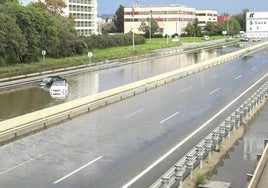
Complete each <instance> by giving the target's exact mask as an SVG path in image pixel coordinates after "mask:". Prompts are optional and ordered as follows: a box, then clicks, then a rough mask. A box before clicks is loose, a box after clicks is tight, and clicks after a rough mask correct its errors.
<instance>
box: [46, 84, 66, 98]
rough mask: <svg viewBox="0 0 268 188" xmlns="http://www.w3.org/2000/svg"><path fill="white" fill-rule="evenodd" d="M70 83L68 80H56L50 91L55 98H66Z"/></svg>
mask: <svg viewBox="0 0 268 188" xmlns="http://www.w3.org/2000/svg"><path fill="white" fill-rule="evenodd" d="M68 88H69V84H68V82H67V81H66V80H62V81H55V82H53V83H52V85H51V87H50V89H49V92H50V95H51V97H53V98H65V97H66V96H67V94H68Z"/></svg>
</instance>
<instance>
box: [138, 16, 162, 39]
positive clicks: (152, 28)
mask: <svg viewBox="0 0 268 188" xmlns="http://www.w3.org/2000/svg"><path fill="white" fill-rule="evenodd" d="M139 30H140V31H142V32H143V33H144V36H145V37H146V38H149V37H150V36H151V37H153V36H154V34H155V33H156V32H158V30H159V25H158V23H157V22H156V21H155V20H154V19H152V18H147V19H146V21H143V22H142V23H141V25H140V27H139Z"/></svg>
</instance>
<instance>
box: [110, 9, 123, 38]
mask: <svg viewBox="0 0 268 188" xmlns="http://www.w3.org/2000/svg"><path fill="white" fill-rule="evenodd" d="M113 22H114V25H115V27H116V31H117V32H118V33H123V32H124V6H123V5H120V6H119V8H118V9H117V10H116V12H115V18H114V19H113Z"/></svg>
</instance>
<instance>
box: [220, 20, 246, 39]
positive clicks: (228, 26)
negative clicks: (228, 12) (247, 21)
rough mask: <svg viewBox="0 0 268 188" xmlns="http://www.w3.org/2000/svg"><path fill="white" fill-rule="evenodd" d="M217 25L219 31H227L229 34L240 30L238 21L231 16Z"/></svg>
mask: <svg viewBox="0 0 268 188" xmlns="http://www.w3.org/2000/svg"><path fill="white" fill-rule="evenodd" d="M219 27H220V30H221V31H227V32H228V35H231V36H232V35H235V34H237V33H239V31H240V30H241V27H240V24H239V22H238V21H237V20H236V19H235V18H233V17H232V18H231V19H229V20H227V21H224V22H222V23H221V24H220V25H219Z"/></svg>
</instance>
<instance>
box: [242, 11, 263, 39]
mask: <svg viewBox="0 0 268 188" xmlns="http://www.w3.org/2000/svg"><path fill="white" fill-rule="evenodd" d="M246 33H247V37H249V38H254V37H260V38H265V37H268V12H247V14H246Z"/></svg>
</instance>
